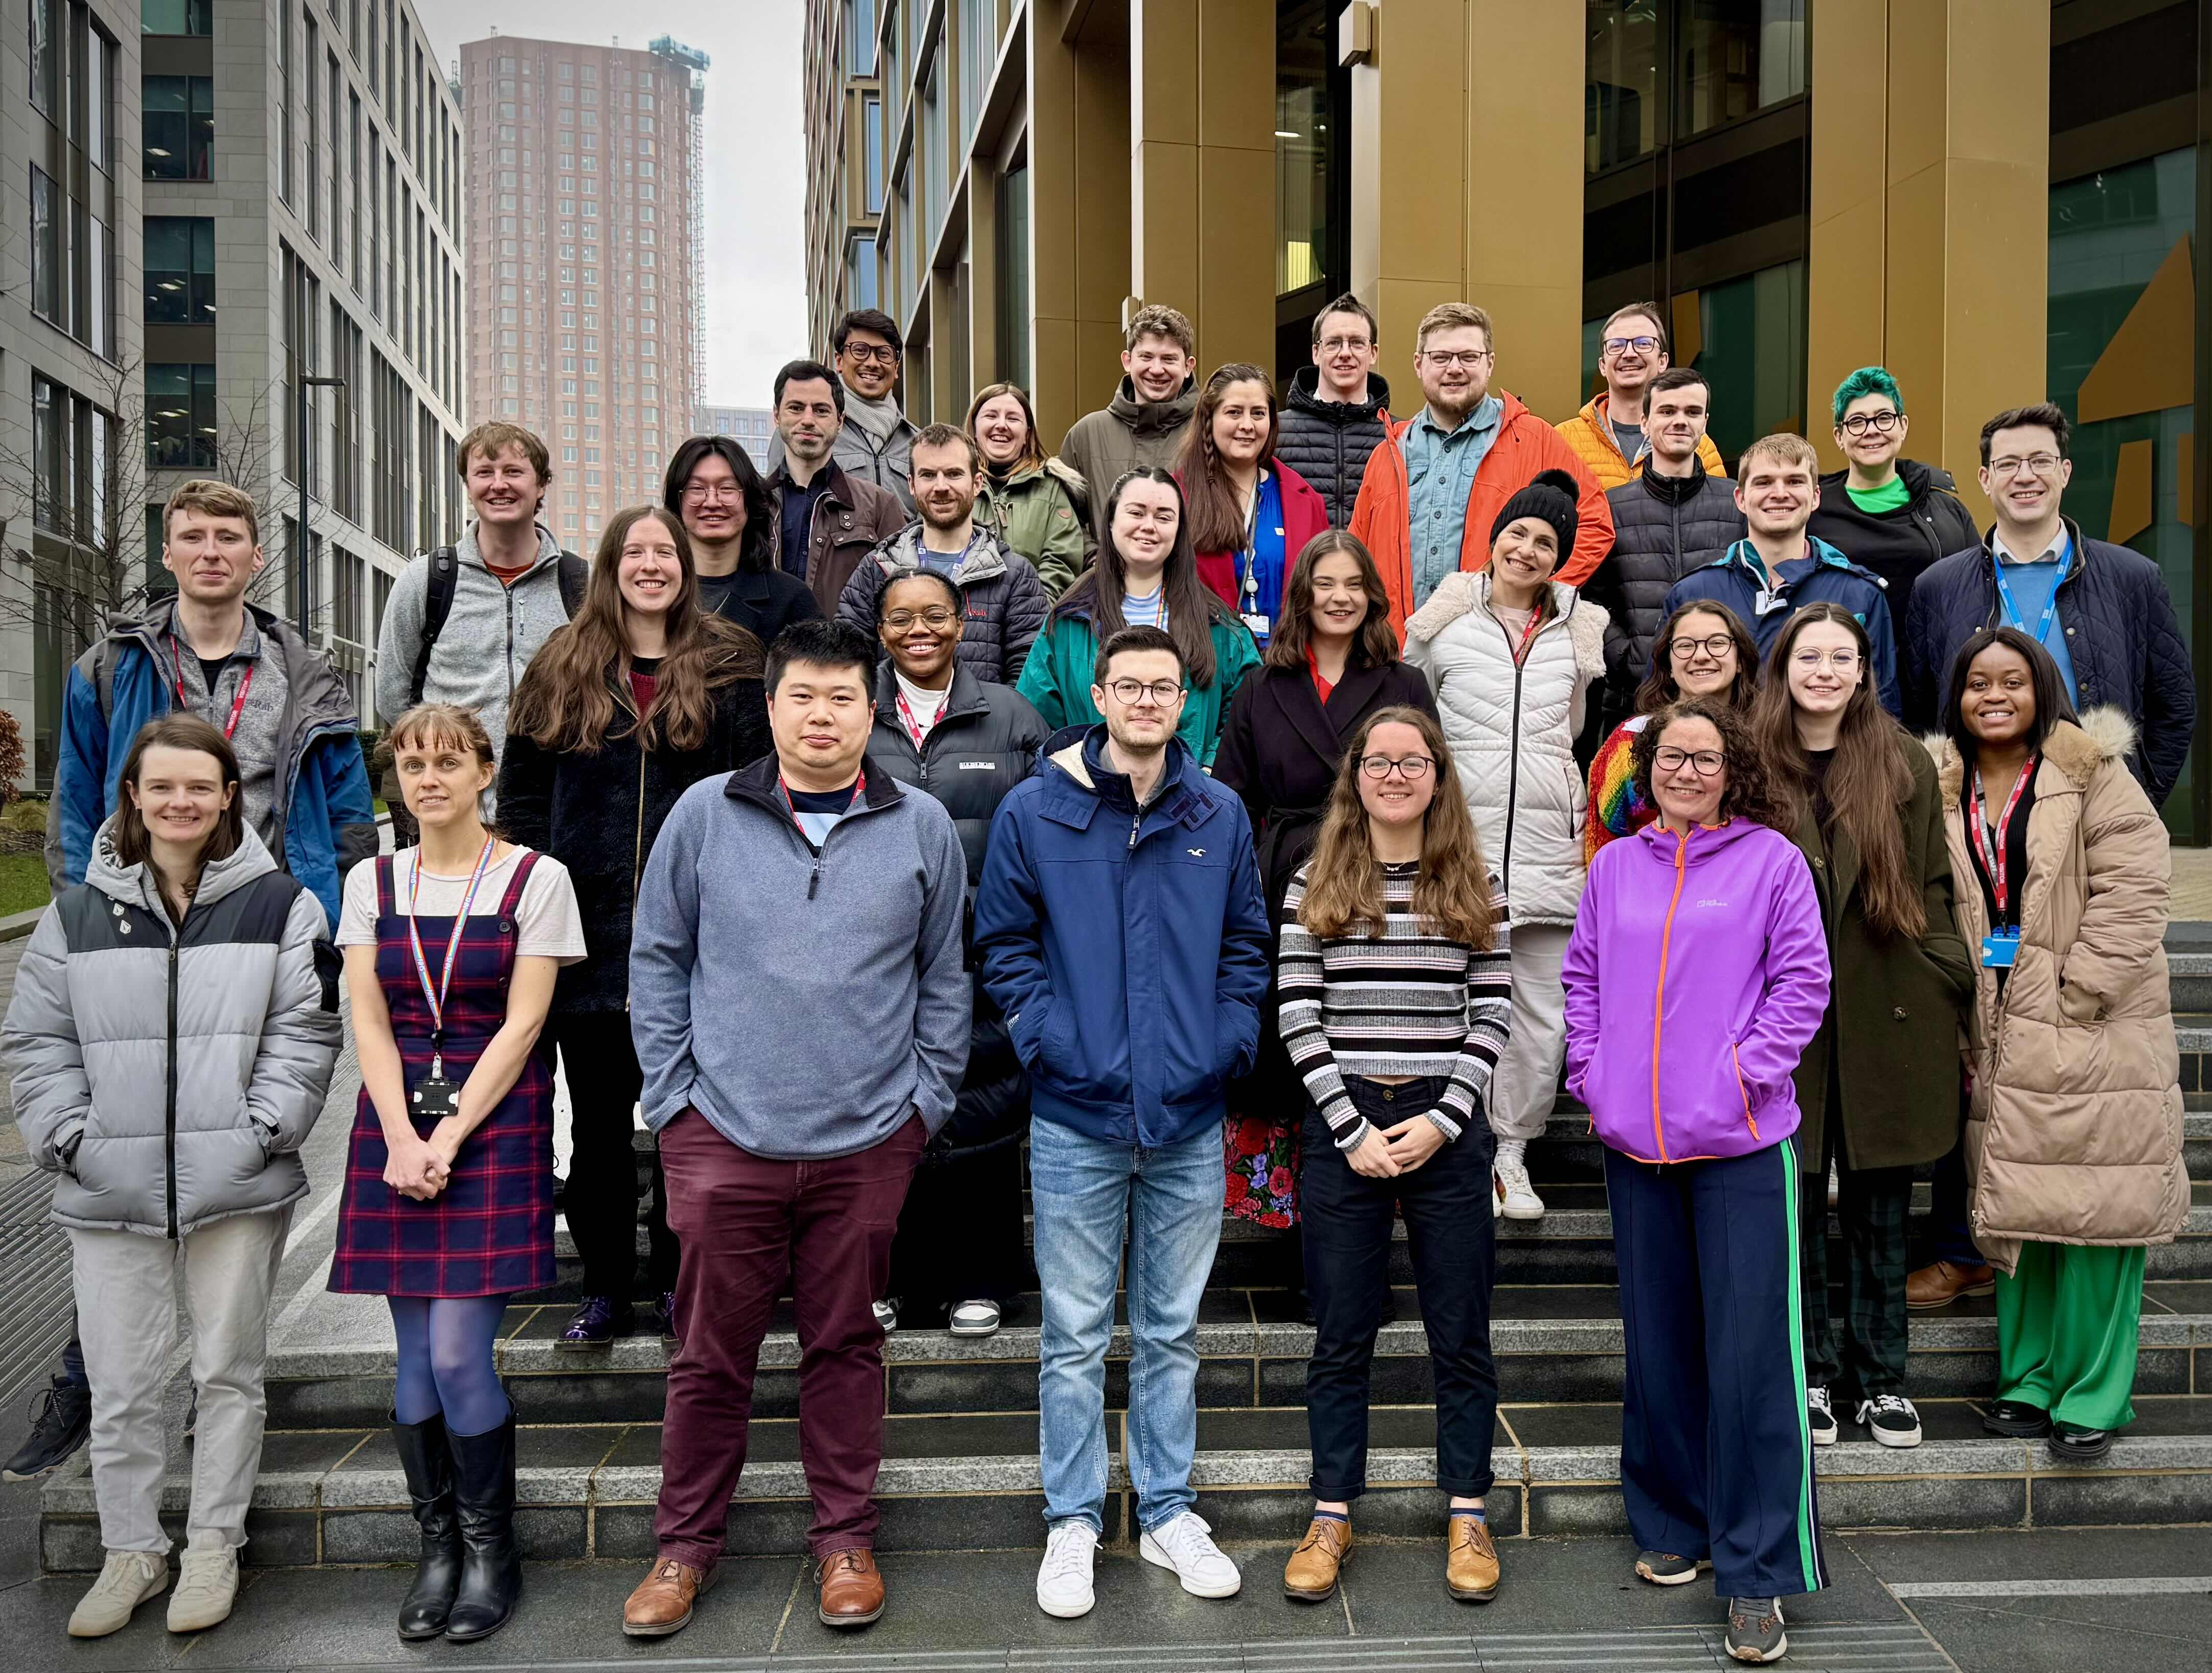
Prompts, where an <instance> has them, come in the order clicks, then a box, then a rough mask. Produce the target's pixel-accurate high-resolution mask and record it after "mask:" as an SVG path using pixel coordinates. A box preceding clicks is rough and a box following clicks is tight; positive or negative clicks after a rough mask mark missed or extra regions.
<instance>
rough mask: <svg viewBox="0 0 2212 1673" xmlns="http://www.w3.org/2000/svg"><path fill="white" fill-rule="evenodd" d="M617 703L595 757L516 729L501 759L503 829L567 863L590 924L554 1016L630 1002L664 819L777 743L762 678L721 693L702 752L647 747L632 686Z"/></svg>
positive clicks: (563, 980)
mask: <svg viewBox="0 0 2212 1673" xmlns="http://www.w3.org/2000/svg"><path fill="white" fill-rule="evenodd" d="M615 700H616V702H617V704H618V705H619V706H620V709H621V712H619V713H618V714H617V716H616V719H615V724H614V725H613V726H612V727H611V728H609V730H608V735H607V737H606V739H605V742H604V743H601V744H600V745H599V750H598V752H597V753H596V754H593V755H586V754H584V753H583V752H582V751H581V750H577V749H571V750H565V751H561V752H557V753H556V751H553V750H550V749H542V748H540V747H539V746H538V744H536V743H532V742H531V740H530V739H529V738H528V737H526V736H524V735H523V734H522V733H520V732H516V731H510V732H509V733H508V734H507V749H506V752H505V756H504V759H502V760H501V762H500V770H499V824H500V828H501V831H503V832H504V833H506V834H507V836H508V837H509V838H511V839H512V840H514V841H516V842H520V843H524V844H526V845H527V846H530V847H532V848H535V849H537V850H538V852H540V853H544V854H550V855H551V856H552V857H553V858H555V859H556V860H558V861H560V862H561V864H562V865H564V866H566V867H568V878H569V881H570V882H572V883H573V884H574V886H575V889H576V906H577V908H578V911H579V912H580V914H581V916H582V918H583V920H584V961H583V962H582V963H581V964H572V965H567V966H564V967H562V971H561V976H560V982H559V985H557V986H556V987H555V989H554V990H553V1014H554V1015H556V1016H561V1015H577V1014H580V1013H591V1012H600V1013H605V1012H617V1013H619V1012H620V1011H622V1010H623V1009H625V1008H626V1007H627V1006H628V1005H629V937H630V914H631V911H632V908H633V907H634V906H635V905H636V901H637V887H638V880H639V879H640V878H641V876H643V875H644V872H645V862H646V857H647V855H649V854H650V853H652V852H653V839H654V838H656V837H658V836H659V834H660V826H661V821H664V820H665V819H666V818H667V817H668V812H669V809H671V808H673V807H674V806H675V805H676V801H677V798H678V797H680V796H682V795H683V794H684V791H687V790H689V789H690V788H691V786H692V785H696V784H697V783H698V782H699V780H700V779H705V778H710V777H712V776H713V775H714V774H715V773H728V772H731V771H732V770H734V769H735V768H738V767H745V766H749V765H750V764H751V763H752V762H754V761H758V760H760V758H761V757H762V756H763V755H767V754H768V753H769V750H770V749H771V748H772V747H773V745H772V743H771V742H770V740H769V730H768V703H767V700H766V699H765V697H764V696H763V693H762V690H761V682H760V681H759V680H757V679H743V680H732V681H731V682H729V683H728V684H726V685H725V686H723V687H721V688H720V689H719V691H718V692H717V693H716V694H715V703H714V719H713V722H712V724H711V725H710V726H709V728H708V734H707V741H706V743H704V744H702V746H701V747H700V748H698V749H653V750H645V751H641V750H640V749H639V748H638V745H637V740H636V736H635V731H634V730H633V729H632V727H631V725H630V720H629V717H630V714H631V713H632V712H633V711H632V710H631V708H630V700H629V688H628V686H627V684H625V685H623V686H622V687H620V688H617V691H616V697H615ZM641 756H642V760H641V759H640V758H641Z"/></svg>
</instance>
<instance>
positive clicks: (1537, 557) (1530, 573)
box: [1490, 517, 1559, 597]
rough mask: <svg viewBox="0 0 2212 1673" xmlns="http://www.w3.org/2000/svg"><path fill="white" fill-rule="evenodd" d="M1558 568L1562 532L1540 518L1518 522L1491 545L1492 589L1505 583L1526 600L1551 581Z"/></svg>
mask: <svg viewBox="0 0 2212 1673" xmlns="http://www.w3.org/2000/svg"><path fill="white" fill-rule="evenodd" d="M1558 567H1559V530H1557V529H1554V528H1553V526H1552V525H1551V524H1548V523H1547V522H1545V521H1544V519H1543V518H1541V517H1516V518H1514V519H1513V520H1512V521H1511V522H1510V523H1509V524H1506V525H1505V526H1504V528H1503V529H1501V530H1498V538H1497V539H1496V540H1494V541H1492V543H1491V545H1490V573H1491V578H1492V585H1493V586H1495V585H1497V584H1498V583H1499V582H1503V583H1504V584H1505V585H1506V586H1507V587H1508V589H1510V591H1513V592H1515V593H1517V594H1520V595H1522V596H1524V597H1525V596H1527V595H1528V594H1531V593H1533V592H1534V591H1535V590H1536V589H1537V588H1538V587H1541V585H1544V583H1545V582H1547V581H1548V580H1550V579H1552V572H1553V570H1555V569H1557V568H1558Z"/></svg>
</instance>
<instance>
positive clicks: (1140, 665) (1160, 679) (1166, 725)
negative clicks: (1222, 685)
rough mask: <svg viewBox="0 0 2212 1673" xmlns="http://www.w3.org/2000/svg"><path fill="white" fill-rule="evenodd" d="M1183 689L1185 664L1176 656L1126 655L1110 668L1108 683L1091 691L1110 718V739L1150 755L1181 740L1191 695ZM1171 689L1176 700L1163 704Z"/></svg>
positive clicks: (1161, 653) (1167, 653) (1093, 699)
mask: <svg viewBox="0 0 2212 1673" xmlns="http://www.w3.org/2000/svg"><path fill="white" fill-rule="evenodd" d="M1182 684H1183V678H1182V658H1179V657H1177V656H1176V653H1175V652H1172V651H1124V652H1121V653H1120V654H1119V655H1118V656H1116V657H1115V658H1114V660H1113V661H1112V662H1110V663H1109V664H1106V678H1105V680H1104V681H1103V682H1102V683H1100V684H1098V685H1094V686H1093V687H1091V702H1092V703H1093V704H1094V705H1096V706H1097V710H1098V712H1099V713H1100V714H1102V715H1103V716H1104V717H1105V719H1106V735H1107V736H1109V737H1110V738H1112V739H1113V740H1114V742H1115V743H1118V744H1120V745H1121V747H1122V749H1126V750H1128V751H1129V752H1131V753H1132V754H1135V755H1150V754H1152V752H1154V751H1155V750H1159V749H1166V748H1167V747H1168V740H1169V739H1170V738H1171V737H1173V736H1175V729H1176V722H1177V721H1179V720H1181V719H1182V706H1183V702H1184V700H1185V699H1186V698H1187V697H1188V692H1187V691H1185V690H1184V689H1182ZM1170 686H1172V687H1174V688H1176V691H1175V694H1174V696H1173V697H1172V698H1171V699H1170V700H1169V701H1167V702H1161V701H1160V700H1159V694H1161V693H1162V692H1164V691H1166V690H1167V689H1168V688H1170ZM1125 687H1126V688H1127V695H1125V694H1124V693H1123V690H1122V688H1125Z"/></svg>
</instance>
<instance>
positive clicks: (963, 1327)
mask: <svg viewBox="0 0 2212 1673" xmlns="http://www.w3.org/2000/svg"><path fill="white" fill-rule="evenodd" d="M1001 1317H1002V1314H1001V1313H1000V1310H999V1304H998V1303H997V1302H996V1301H963V1302H962V1303H961V1304H960V1305H959V1306H957V1307H955V1308H953V1309H952V1334H953V1335H955V1336H991V1335H994V1334H995V1333H996V1332H997V1331H998V1328H999V1320H1000V1318H1001Z"/></svg>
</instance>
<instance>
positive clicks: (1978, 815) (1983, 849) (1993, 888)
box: [1966, 755, 2035, 918]
mask: <svg viewBox="0 0 2212 1673" xmlns="http://www.w3.org/2000/svg"><path fill="white" fill-rule="evenodd" d="M2034 772H2035V757H2034V756H2033V755H2030V756H2029V757H2028V758H2027V764H2026V765H2025V766H2023V767H2021V769H2020V777H2018V778H2017V779H2014V780H2013V782H2012V794H2011V795H2009V796H2008V797H2005V804H2004V811H2003V812H2002V813H2001V814H1999V815H1997V822H1996V853H1995V854H1994V855H1992V854H1991V853H1990V838H1989V836H1988V834H1987V833H1986V832H1985V831H1984V827H1985V826H1986V825H1987V824H1988V822H1989V803H1987V802H1986V801H1985V800H1984V798H1983V796H1982V775H1981V772H1980V770H1979V769H1976V771H1975V773H1974V810H1973V814H1972V817H1971V818H1969V819H1968V820H1967V821H1966V840H1967V841H1969V842H1971V843H1972V844H1973V845H1974V854H1975V858H1978V859H1979V860H1980V861H1981V863H1982V870H1984V871H1986V872H1988V873H1989V874H1990V895H1991V896H1992V897H1993V898H1994V899H1995V900H1996V903H1997V916H1998V917H2000V918H2002V917H2003V916H2004V913H2005V906H2006V902H2007V900H2008V898H2009V897H2010V895H2011V894H2012V888H2011V884H2010V882H2009V881H2008V879H2007V877H2006V876H2005V859H2006V849H2005V833H2006V832H2007V831H2008V830H2010V829H2011V828H2012V815H2013V809H2015V808H2017V807H2018V806H2019V805H2020V796H2021V791H2024V790H2026V789H2027V781H2028V779H2029V778H2030V777H2031V776H2032V775H2033V773H2034Z"/></svg>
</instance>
